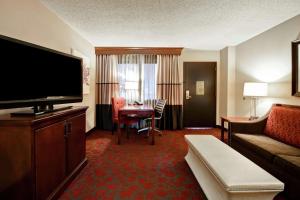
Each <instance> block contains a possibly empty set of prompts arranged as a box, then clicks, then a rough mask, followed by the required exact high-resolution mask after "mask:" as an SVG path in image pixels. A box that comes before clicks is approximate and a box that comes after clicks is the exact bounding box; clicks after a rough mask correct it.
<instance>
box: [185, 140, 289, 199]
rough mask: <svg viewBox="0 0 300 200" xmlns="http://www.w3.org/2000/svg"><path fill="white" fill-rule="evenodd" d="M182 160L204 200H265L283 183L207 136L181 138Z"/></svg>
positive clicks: (274, 193)
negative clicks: (184, 145) (184, 144)
mask: <svg viewBox="0 0 300 200" xmlns="http://www.w3.org/2000/svg"><path fill="white" fill-rule="evenodd" d="M185 140H186V142H187V144H188V147H189V150H188V154H187V155H186V157H185V160H186V161H187V163H188V165H189V166H190V168H191V170H192V171H193V173H194V175H195V177H196V179H197V180H198V182H199V184H200V186H201V188H202V190H203V192H204V193H205V195H206V197H207V198H208V199H212V200H219V199H243V200H250V199H253V200H254V199H255V200H266V199H273V197H274V196H275V195H276V194H277V193H279V192H280V191H283V189H284V184H283V183H282V182H280V181H279V180H278V179H276V178H275V177H273V176H272V175H271V174H269V173H268V172H266V171H265V170H263V169H262V168H260V167H259V166H257V165H256V164H255V163H253V162H252V161H250V160H249V159H247V158H246V157H244V156H243V155H241V154H240V153H238V152H237V151H235V150H234V149H232V148H231V147H229V146H227V145H226V144H224V143H223V142H221V141H220V140H218V139H217V138H215V137H213V136H210V135H185Z"/></svg>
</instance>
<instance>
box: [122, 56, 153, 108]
mask: <svg viewBox="0 0 300 200" xmlns="http://www.w3.org/2000/svg"><path fill="white" fill-rule="evenodd" d="M156 62H157V56H156V55H140V54H127V55H126V54H125V55H118V79H119V85H120V96H122V97H125V99H126V100H127V101H128V102H133V101H142V102H145V103H147V102H148V101H151V100H153V99H155V94H156V93H155V91H156V87H155V85H156V71H157V70H156V69H157V64H156ZM126 86H127V87H126ZM129 86H131V87H129Z"/></svg>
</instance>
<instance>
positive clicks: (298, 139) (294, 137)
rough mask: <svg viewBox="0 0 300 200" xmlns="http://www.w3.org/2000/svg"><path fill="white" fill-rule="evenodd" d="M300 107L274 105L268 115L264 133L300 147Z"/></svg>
mask: <svg viewBox="0 0 300 200" xmlns="http://www.w3.org/2000/svg"><path fill="white" fill-rule="evenodd" d="M299 119H300V109H299V108H292V107H284V106H273V107H272V109H271V112H270V114H269V116H268V120H267V123H266V127H265V131H264V133H265V134H266V135H268V136H270V137H272V138H274V139H277V140H280V141H281V142H284V143H286V144H290V145H293V146H296V147H299V148H300V120H299Z"/></svg>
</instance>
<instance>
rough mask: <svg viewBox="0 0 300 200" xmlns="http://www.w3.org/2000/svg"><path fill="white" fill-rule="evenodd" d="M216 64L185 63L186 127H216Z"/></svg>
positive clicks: (184, 108) (184, 119) (184, 101)
mask: <svg viewBox="0 0 300 200" xmlns="http://www.w3.org/2000/svg"><path fill="white" fill-rule="evenodd" d="M216 67H217V65H216V62H184V64H183V68H184V69H183V82H184V84H183V92H184V94H183V98H184V100H183V104H184V105H183V124H184V127H213V126H215V125H216Z"/></svg>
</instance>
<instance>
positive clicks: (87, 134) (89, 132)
mask: <svg viewBox="0 0 300 200" xmlns="http://www.w3.org/2000/svg"><path fill="white" fill-rule="evenodd" d="M95 130H96V127H94V128H92V129H91V130H89V131H88V132H86V133H85V137H87V136H89V135H91V134H92V132H94V131H95Z"/></svg>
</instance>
